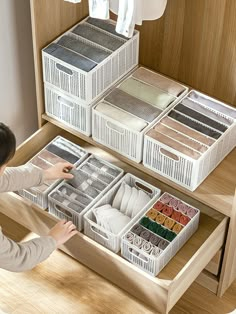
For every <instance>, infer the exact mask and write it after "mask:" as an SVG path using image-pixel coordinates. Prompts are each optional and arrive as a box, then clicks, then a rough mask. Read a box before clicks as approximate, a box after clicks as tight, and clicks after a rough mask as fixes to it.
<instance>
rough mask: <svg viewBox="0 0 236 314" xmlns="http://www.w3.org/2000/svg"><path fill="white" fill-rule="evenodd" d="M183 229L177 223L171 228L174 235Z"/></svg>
mask: <svg viewBox="0 0 236 314" xmlns="http://www.w3.org/2000/svg"><path fill="white" fill-rule="evenodd" d="M182 229H183V226H181V225H180V224H178V223H176V224H175V225H174V227H173V229H172V230H173V231H174V232H175V233H176V234H178V233H180V231H181V230H182Z"/></svg>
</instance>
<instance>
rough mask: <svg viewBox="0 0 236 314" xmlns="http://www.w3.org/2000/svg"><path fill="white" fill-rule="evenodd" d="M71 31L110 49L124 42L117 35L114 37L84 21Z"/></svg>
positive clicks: (114, 48)
mask: <svg viewBox="0 0 236 314" xmlns="http://www.w3.org/2000/svg"><path fill="white" fill-rule="evenodd" d="M72 32H73V33H75V34H77V35H79V36H81V37H84V38H86V39H89V40H90V41H92V42H94V43H96V44H98V45H100V46H102V47H105V48H107V49H109V50H111V51H115V50H117V49H118V48H120V47H121V46H122V45H123V44H124V41H123V40H121V39H119V38H118V37H117V38H115V37H114V36H111V35H109V34H107V33H105V32H103V31H102V30H98V29H94V28H92V27H91V26H90V25H89V24H86V23H83V24H79V25H78V26H76V27H75V28H74V29H73V31H72Z"/></svg>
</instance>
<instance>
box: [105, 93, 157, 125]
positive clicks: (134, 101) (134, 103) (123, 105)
mask: <svg viewBox="0 0 236 314" xmlns="http://www.w3.org/2000/svg"><path fill="white" fill-rule="evenodd" d="M104 100H105V101H106V102H108V103H110V104H113V105H114V106H116V107H118V108H120V109H122V110H124V111H126V112H128V113H130V114H132V115H134V116H136V117H138V118H140V119H143V120H145V121H147V122H149V123H150V122H152V121H153V120H154V119H156V118H157V117H158V116H159V115H160V114H161V112H162V111H161V110H160V109H158V108H156V107H154V106H152V105H150V104H148V103H146V102H144V101H142V100H140V99H138V98H135V97H133V96H131V95H129V94H128V93H126V92H124V91H122V90H121V89H119V88H115V89H114V90H113V91H112V92H111V93H110V94H108V95H107V96H106V97H105V98H104ZM121 121H122V120H121Z"/></svg>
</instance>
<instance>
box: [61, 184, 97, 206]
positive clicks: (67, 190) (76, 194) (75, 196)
mask: <svg viewBox="0 0 236 314" xmlns="http://www.w3.org/2000/svg"><path fill="white" fill-rule="evenodd" d="M58 191H60V192H61V193H62V194H65V195H67V196H68V198H70V199H71V200H76V201H78V202H79V203H81V204H83V205H85V206H88V205H89V204H90V203H91V201H92V199H91V198H89V197H88V196H86V195H84V194H83V193H81V192H80V191H78V190H75V189H73V188H72V187H70V186H69V185H68V184H63V185H61V186H60V188H58Z"/></svg>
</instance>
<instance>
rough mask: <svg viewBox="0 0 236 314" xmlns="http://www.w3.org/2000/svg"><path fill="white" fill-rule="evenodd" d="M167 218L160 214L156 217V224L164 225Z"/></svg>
mask: <svg viewBox="0 0 236 314" xmlns="http://www.w3.org/2000/svg"><path fill="white" fill-rule="evenodd" d="M165 219H166V217H165V216H164V215H162V214H158V215H157V217H156V222H157V223H159V224H160V225H163V224H164V222H165Z"/></svg>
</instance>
